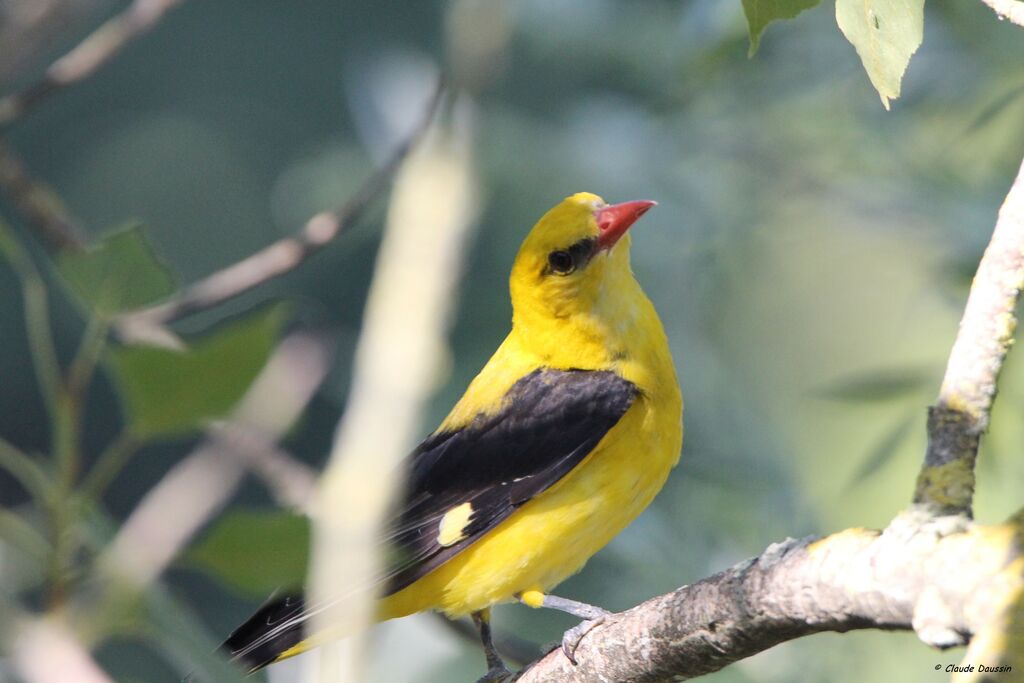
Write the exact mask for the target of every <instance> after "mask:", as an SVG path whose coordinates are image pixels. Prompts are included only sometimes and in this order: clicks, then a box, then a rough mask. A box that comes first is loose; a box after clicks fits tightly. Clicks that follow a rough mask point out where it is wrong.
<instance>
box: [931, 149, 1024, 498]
mask: <svg viewBox="0 0 1024 683" xmlns="http://www.w3.org/2000/svg"><path fill="white" fill-rule="evenodd" d="M1022 287H1024V163H1022V164H1021V168H1020V171H1019V172H1018V175H1017V178H1016V180H1015V181H1014V183H1013V186H1012V187H1011V188H1010V192H1009V194H1007V196H1006V200H1005V201H1004V202H1003V206H1002V208H1000V210H999V218H998V220H997V221H996V227H995V230H994V231H993V232H992V239H991V241H990V242H989V245H988V248H987V249H986V250H985V255H984V256H983V257H982V259H981V263H980V265H979V266H978V272H977V274H976V275H975V277H974V283H973V285H972V286H971V293H970V296H969V297H968V299H967V306H966V308H965V309H964V315H963V319H962V320H961V321H960V332H959V334H957V338H956V342H955V343H954V344H953V350H952V352H950V355H949V362H948V364H947V366H946V376H945V377H944V378H943V380H942V387H941V389H940V390H939V400H938V403H937V404H936V405H935V406H933V407H932V408H931V409H930V410H929V414H928V449H927V451H926V453H925V460H924V465H923V466H922V468H921V472H920V474H919V475H918V479H917V489H916V491H915V493H914V503H915V504H917V505H921V506H924V507H926V508H928V509H930V510H931V511H932V512H933V514H959V513H963V514H967V515H970V514H971V500H972V498H973V495H974V463H975V460H976V459H977V455H978V444H979V442H980V439H981V435H982V433H983V432H984V431H985V429H986V428H987V427H988V419H989V413H990V411H991V410H992V402H993V401H994V400H995V396H996V382H997V381H998V379H999V372H1000V370H1001V369H1002V367H1003V360H1004V359H1005V358H1006V354H1007V352H1008V351H1009V349H1010V346H1011V344H1012V343H1013V333H1014V330H1015V329H1016V326H1017V318H1016V316H1015V314H1014V311H1015V309H1016V307H1017V301H1018V299H1019V298H1020V293H1021V288H1022Z"/></svg>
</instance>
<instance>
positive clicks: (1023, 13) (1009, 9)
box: [981, 0, 1024, 26]
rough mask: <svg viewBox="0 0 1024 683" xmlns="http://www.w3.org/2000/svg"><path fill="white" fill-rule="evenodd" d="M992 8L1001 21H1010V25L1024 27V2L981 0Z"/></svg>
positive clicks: (1014, 0) (1015, 0) (1017, 0)
mask: <svg viewBox="0 0 1024 683" xmlns="http://www.w3.org/2000/svg"><path fill="white" fill-rule="evenodd" d="M981 1H982V2H983V3H985V4H986V5H988V6H989V7H991V8H992V11H993V12H995V13H996V14H997V15H998V16H999V18H1000V19H1008V20H1009V21H1010V23H1013V24H1017V26H1024V2H1020V0H981Z"/></svg>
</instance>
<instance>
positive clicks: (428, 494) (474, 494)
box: [223, 369, 639, 670]
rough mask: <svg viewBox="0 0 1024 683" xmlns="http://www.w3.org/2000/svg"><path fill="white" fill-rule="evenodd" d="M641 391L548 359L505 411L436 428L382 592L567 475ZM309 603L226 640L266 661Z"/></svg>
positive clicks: (413, 474) (293, 640)
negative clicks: (462, 514) (451, 529)
mask: <svg viewBox="0 0 1024 683" xmlns="http://www.w3.org/2000/svg"><path fill="white" fill-rule="evenodd" d="M638 393H639V391H638V389H637V388H636V386H635V385H633V384H632V383H630V382H628V381H626V380H624V379H622V378H621V377H619V376H618V375H616V374H615V373H614V372H609V371H591V370H549V369H539V370H535V371H534V372H532V373H530V374H529V375H527V376H526V377H523V378H522V379H520V380H519V381H518V382H516V383H515V384H514V385H513V386H512V388H511V389H510V390H509V392H508V393H507V394H506V395H505V398H504V400H503V402H502V405H501V408H500V409H499V410H498V411H497V412H496V413H493V414H491V415H482V414H481V415H478V416H477V417H476V418H474V419H473V421H472V422H470V423H469V424H468V425H466V426H465V427H463V428H461V429H459V430H456V431H443V432H437V433H435V434H433V435H432V436H430V437H428V438H427V439H426V440H425V441H424V442H423V443H421V444H420V445H419V447H418V448H417V449H416V450H415V451H413V453H412V455H411V456H410V457H409V459H408V461H407V466H408V468H409V472H408V475H407V480H406V486H405V496H404V497H403V499H402V503H401V505H400V506H399V508H398V512H397V514H396V515H395V518H394V521H393V523H392V524H391V527H390V530H389V533H388V534H387V538H386V539H384V540H385V544H386V547H387V552H388V553H393V555H392V557H393V558H394V559H393V560H392V561H391V562H390V563H389V567H388V570H387V572H386V573H385V574H384V576H382V577H381V578H380V582H379V584H378V585H379V586H380V588H381V589H382V593H383V594H384V595H390V594H391V593H395V592H397V591H399V590H401V589H402V588H405V587H406V586H408V585H409V584H411V583H412V582H414V581H416V579H418V578H420V577H422V576H424V575H426V574H428V573H429V572H431V571H433V570H434V569H436V568H438V567H440V566H441V565H442V564H444V563H445V562H447V561H448V560H450V559H451V558H452V557H454V556H455V555H457V554H459V553H460V552H462V551H463V550H465V549H466V548H467V547H469V546H470V545H471V544H472V543H473V542H474V541H475V540H476V539H477V538H479V537H480V536H481V535H482V534H484V533H486V532H487V531H489V530H490V529H493V528H494V527H495V526H497V525H498V524H499V523H500V522H502V521H503V520H504V519H505V518H507V517H508V516H509V515H510V514H512V512H513V511H514V510H515V509H516V508H517V507H519V506H520V505H522V504H523V503H525V502H527V501H528V500H530V499H531V498H534V497H535V496H537V495H538V494H540V493H542V492H543V491H545V490H546V489H547V488H549V487H550V486H551V485H553V484H554V483H555V482H557V481H558V480H559V479H561V478H562V477H564V476H565V475H566V474H567V473H568V472H569V471H570V470H572V469H573V468H574V467H575V466H576V465H578V464H579V463H580V461H582V460H583V459H584V458H585V457H587V454H589V453H590V452H591V451H592V450H593V449H594V447H595V446H597V444H598V442H599V441H600V440H601V439H602V438H604V435H605V434H607V433H608V430H610V429H611V428H612V427H613V426H614V425H615V424H616V423H617V422H618V421H619V419H620V418H621V417H622V416H623V414H625V412H626V411H627V410H629V407H630V406H631V405H632V404H633V401H634V399H635V398H636V396H637V394H638ZM467 504H468V505H469V506H470V508H469V510H470V511H471V512H470V513H469V514H467V520H466V523H465V524H464V525H459V526H458V527H457V528H456V532H457V533H456V534H455V535H454V536H453V537H451V538H446V539H442V538H439V532H440V528H439V527H440V524H441V520H442V519H443V518H444V516H445V514H447V513H448V512H449V511H451V510H452V509H454V508H458V507H460V506H464V505H467ZM442 540H443V541H444V542H443V543H442ZM307 608H308V606H307V605H306V604H305V603H304V601H303V599H302V597H301V596H299V595H297V594H288V595H286V596H284V597H281V598H278V599H276V600H273V599H272V600H271V601H270V602H268V603H267V604H265V605H264V606H263V607H261V608H260V610H259V611H257V612H256V614H254V615H253V616H252V617H251V618H250V619H249V620H248V621H247V622H246V623H244V624H242V625H241V626H240V627H238V628H237V629H236V630H235V631H234V632H233V633H232V634H231V635H230V636H229V637H228V639H227V641H226V642H225V643H224V646H223V647H224V649H225V650H226V651H227V652H229V653H230V654H231V656H232V657H233V658H234V659H236V660H238V661H240V662H242V663H244V664H245V665H247V666H248V667H249V668H250V670H256V669H259V668H262V667H263V666H266V665H267V664H269V663H271V662H273V661H274V660H275V659H276V658H277V657H278V656H279V655H280V654H281V653H282V652H284V651H286V650H288V649H289V648H291V647H293V646H295V645H297V644H298V643H299V642H301V641H302V640H304V639H305V638H306V637H307V635H308V634H307V633H306V632H305V622H306V620H307V618H308V616H309V611H308V610H307Z"/></svg>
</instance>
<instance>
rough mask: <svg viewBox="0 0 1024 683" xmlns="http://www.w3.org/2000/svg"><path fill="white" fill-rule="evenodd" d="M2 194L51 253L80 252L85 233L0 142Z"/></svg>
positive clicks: (50, 192) (0, 140)
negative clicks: (73, 250) (65, 250)
mask: <svg viewBox="0 0 1024 683" xmlns="http://www.w3.org/2000/svg"><path fill="white" fill-rule="evenodd" d="M0 193H2V194H3V195H4V196H5V197H7V199H8V201H10V202H11V204H13V205H14V207H15V208H17V209H18V211H19V212H20V213H21V215H22V216H24V217H25V220H26V222H27V223H28V224H29V225H30V226H31V227H32V228H33V229H35V230H36V232H38V233H39V236H40V237H41V238H42V239H43V242H44V243H45V244H46V246H47V248H49V249H50V250H51V251H60V250H62V249H69V248H70V249H81V248H82V246H83V245H84V241H83V239H82V236H81V235H82V232H81V230H80V229H79V228H78V226H77V224H76V222H75V221H74V220H73V219H72V218H71V217H70V215H69V214H68V211H67V209H66V208H65V207H64V205H63V204H62V203H61V201H60V198H59V197H58V196H57V193H56V192H54V191H53V190H52V189H50V188H49V187H48V186H47V185H46V184H44V183H43V182H42V181H40V180H38V179H36V178H33V177H32V174H31V173H29V171H28V169H26V168H25V164H24V163H22V161H21V159H19V158H18V157H17V156H16V155H15V154H14V152H13V151H12V150H11V149H10V148H9V147H8V146H7V143H5V142H4V141H3V139H2V138H0Z"/></svg>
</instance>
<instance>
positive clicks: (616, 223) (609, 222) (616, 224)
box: [594, 199, 658, 249]
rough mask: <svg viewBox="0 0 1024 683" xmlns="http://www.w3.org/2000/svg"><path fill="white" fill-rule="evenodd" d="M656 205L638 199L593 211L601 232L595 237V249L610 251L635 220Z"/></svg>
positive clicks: (656, 203)
mask: <svg viewBox="0 0 1024 683" xmlns="http://www.w3.org/2000/svg"><path fill="white" fill-rule="evenodd" d="M657 205H658V202H652V201H649V200H646V199H640V200H637V201H634V202H622V203H621V204H612V205H611V206H606V207H604V208H603V209H598V210H597V211H595V212H594V217H595V218H597V227H598V228H599V229H600V230H601V234H600V235H598V237H597V248H598V249H611V248H612V247H613V246H615V243H616V242H618V241H619V239H621V238H622V236H623V235H625V234H626V231H627V230H629V226H631V225H633V223H636V221H637V219H638V218H640V216H643V215H644V214H645V213H647V211H648V209H650V208H651V207H652V206H657Z"/></svg>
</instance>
